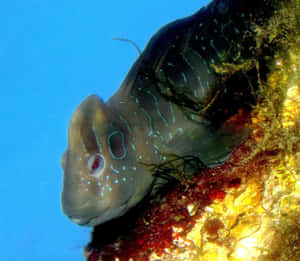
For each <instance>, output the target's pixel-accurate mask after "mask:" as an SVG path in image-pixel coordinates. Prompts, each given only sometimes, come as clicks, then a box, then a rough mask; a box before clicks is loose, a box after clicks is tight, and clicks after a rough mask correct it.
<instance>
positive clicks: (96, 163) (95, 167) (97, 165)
mask: <svg viewBox="0 0 300 261" xmlns="http://www.w3.org/2000/svg"><path fill="white" fill-rule="evenodd" d="M104 163H105V162H104V159H103V157H102V156H101V155H100V154H99V153H97V154H93V155H91V156H90V157H89V158H88V161H87V169H88V171H89V172H90V174H92V175H94V176H97V175H99V174H100V173H101V171H102V170H103V168H104Z"/></svg>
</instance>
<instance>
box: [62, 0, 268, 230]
mask: <svg viewBox="0 0 300 261" xmlns="http://www.w3.org/2000/svg"><path fill="white" fill-rule="evenodd" d="M262 2H264V1H257V0H254V1H238V0H234V1H229V0H216V1H213V2H212V3H210V4H209V5H207V6H206V7H203V8H202V9H200V10H199V11H198V12H196V13H195V14H194V15H192V16H189V17H186V18H183V19H180V20H176V21H174V22H172V23H170V24H168V25H166V26H164V27H162V28H161V29H160V30H159V31H158V32H157V33H156V34H155V35H154V36H153V37H152V38H151V40H150V41H149V43H148V44H147V46H146V48H145V49H144V50H143V51H142V53H141V54H140V55H139V57H138V59H137V60H136V61H135V63H134V64H133V66H132V68H131V69H130V71H129V73H128V74H127V76H126V78H125V80H124V81H123V83H122V85H121V87H120V88H119V89H118V91H117V92H116V93H115V94H114V95H113V96H112V97H111V98H110V99H109V100H108V101H107V102H103V100H102V99H101V98H100V97H98V96H97V95H90V96H88V97H87V98H86V99H85V100H84V101H83V102H82V103H81V104H80V105H79V107H78V108H77V109H76V111H75V112H74V114H73V116H72V119H71V121H70V125H69V129H68V146H67V149H66V151H65V153H64V155H63V157H62V168H63V170H64V181H63V191H62V200H61V201H62V209H63V212H64V213H65V214H66V215H67V216H68V217H69V218H70V219H71V220H72V221H73V222H75V223H77V224H79V225H84V226H96V225H98V224H101V223H104V222H107V221H109V220H111V219H115V218H118V217H120V216H122V215H124V213H126V212H127V211H128V210H129V209H131V208H133V207H134V206H136V205H137V204H138V203H139V202H140V201H141V200H142V199H143V198H144V197H145V196H146V195H148V194H149V193H151V191H152V190H153V187H154V186H155V184H157V182H158V179H159V177H157V176H156V175H153V168H151V167H150V166H154V165H156V166H159V165H161V164H165V163H168V161H170V160H171V159H173V158H174V156H176V157H179V158H180V157H186V156H193V157H196V158H198V159H199V160H200V161H201V162H202V163H203V164H204V165H205V166H206V167H207V168H212V167H215V166H218V165H221V164H223V163H224V162H225V161H226V160H227V159H228V158H229V157H230V154H231V152H232V151H233V149H234V148H235V147H236V146H237V145H238V144H240V143H241V142H242V141H243V140H244V139H245V136H246V135H247V134H246V131H238V132H237V131H234V129H231V128H228V126H227V127H224V125H223V123H224V122H225V121H226V120H227V119H228V118H229V117H230V116H232V115H234V114H235V113H236V112H237V111H238V110H239V109H240V108H245V107H247V106H248V105H249V104H251V103H252V102H253V100H255V98H254V96H255V95H254V94H253V93H254V91H253V90H255V89H257V82H258V81H257V68H256V67H255V64H254V63H252V62H251V61H252V59H253V57H255V55H256V50H255V46H256V44H257V43H256V42H255V41H254V40H253V39H254V37H253V36H252V34H253V33H254V30H252V29H251V26H252V25H251V22H250V20H251V16H252V15H253V12H252V10H255V9H256V8H257V6H259V5H260V3H262ZM245 32H247V33H245ZM228 65H231V66H228ZM228 68H229V69H228ZM248 107H251V106H248Z"/></svg>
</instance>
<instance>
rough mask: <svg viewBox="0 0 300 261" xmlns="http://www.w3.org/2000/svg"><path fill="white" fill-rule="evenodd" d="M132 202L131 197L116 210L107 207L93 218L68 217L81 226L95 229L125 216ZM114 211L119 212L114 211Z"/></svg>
mask: <svg viewBox="0 0 300 261" xmlns="http://www.w3.org/2000/svg"><path fill="white" fill-rule="evenodd" d="M130 200H131V197H129V198H128V199H127V200H126V201H125V202H123V203H122V204H121V205H119V206H118V207H115V208H112V207H106V208H105V209H103V210H101V214H99V215H93V216H91V217H84V216H81V217H78V216H76V215H75V216H72V215H68V218H69V219H70V220H71V221H72V222H74V223H76V224H77V225H79V226H86V227H94V226H97V225H100V224H103V223H105V222H108V221H110V220H112V219H116V218H119V217H121V216H122V215H124V214H125V213H126V211H128V209H129V202H130ZM114 209H115V210H117V211H114Z"/></svg>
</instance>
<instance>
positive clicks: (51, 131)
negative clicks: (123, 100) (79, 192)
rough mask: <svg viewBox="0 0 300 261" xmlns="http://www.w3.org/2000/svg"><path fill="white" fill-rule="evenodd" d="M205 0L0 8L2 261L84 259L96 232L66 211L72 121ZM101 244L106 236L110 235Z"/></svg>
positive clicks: (73, 1) (49, 1) (44, 2)
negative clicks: (63, 197) (163, 30)
mask: <svg viewBox="0 0 300 261" xmlns="http://www.w3.org/2000/svg"><path fill="white" fill-rule="evenodd" d="M207 2H208V0H189V1H182V0H165V1H162V0H152V1H137V0H129V1H123V0H115V1H100V0H97V1H96V0H89V1H78V0H27V1H23V0H10V1H1V4H0V88H1V93H0V97H1V102H0V112H1V128H0V137H1V138H0V163H1V164H0V175H1V176H0V177H1V182H0V198H1V212H0V250H1V252H0V260H3V261H8V260H30V261H35V260H39V261H41V260H43V261H46V260H51V261H53V260H68V261H69V260H72V261H77V260H84V258H83V256H82V248H83V247H84V245H85V244H86V243H87V242H88V240H89V236H90V231H91V229H90V228H83V227H79V226H77V225H75V224H73V223H71V222H70V221H69V220H68V219H67V218H66V217H65V216H64V215H63V214H62V212H61V206H60V192H61V188H62V170H61V167H60V158H61V155H62V153H63V152H64V150H65V148H66V142H67V140H66V133H67V127H68V122H69V120H70V118H71V115H72V112H73V111H74V110H75V108H76V107H77V106H78V104H79V103H80V102H81V101H82V100H83V99H84V98H85V97H86V96H87V95H89V94H98V95H100V96H101V97H102V98H103V99H104V100H107V99H108V98H109V97H110V96H111V95H112V94H113V93H114V92H115V91H116V90H117V88H118V87H119V85H120V84H121V82H122V80H123V79H124V77H125V75H126V73H127V72H128V70H129V68H130V66H131V65H132V63H133V62H134V60H135V59H136V58H137V56H138V53H137V52H136V50H135V49H134V48H133V47H132V46H131V45H130V44H128V43H125V42H120V41H112V40H111V38H112V37H125V38H129V39H131V40H133V41H134V42H135V43H136V44H137V45H138V46H139V47H140V48H141V49H142V48H144V46H145V44H146V42H147V41H148V40H149V38H150V37H151V35H152V34H153V33H155V32H156V31H157V29H159V28H160V27H161V26H163V25H165V24H166V23H168V22H170V21H173V20H174V19H176V18H180V17H184V16H187V15H190V14H192V13H194V12H195V11H197V10H198V9H199V8H200V7H201V6H203V5H204V4H207ZM104 236H105V235H104Z"/></svg>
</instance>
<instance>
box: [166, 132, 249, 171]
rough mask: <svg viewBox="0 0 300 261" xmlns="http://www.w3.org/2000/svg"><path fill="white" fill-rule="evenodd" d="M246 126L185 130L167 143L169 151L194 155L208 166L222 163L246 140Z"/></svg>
mask: <svg viewBox="0 0 300 261" xmlns="http://www.w3.org/2000/svg"><path fill="white" fill-rule="evenodd" d="M247 135H248V131H247V129H246V128H243V129H239V130H236V129H234V128H231V127H230V126H226V127H223V128H220V129H219V130H215V129H213V128H210V127H202V128H199V127H198V128H197V129H188V130H185V132H184V135H180V136H177V137H176V138H174V139H173V140H172V141H171V142H170V143H169V144H168V148H169V149H170V153H175V154H177V155H179V156H187V155H191V156H196V157H198V158H199V159H200V160H201V162H202V163H203V164H204V165H205V166H206V167H209V168H213V167H215V166H218V165H222V164H223V163H224V162H225V161H226V160H227V159H228V158H229V157H230V155H231V153H232V151H233V150H234V149H235V148H236V147H237V146H238V145H240V144H241V143H242V142H243V141H245V140H246V137H247Z"/></svg>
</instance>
